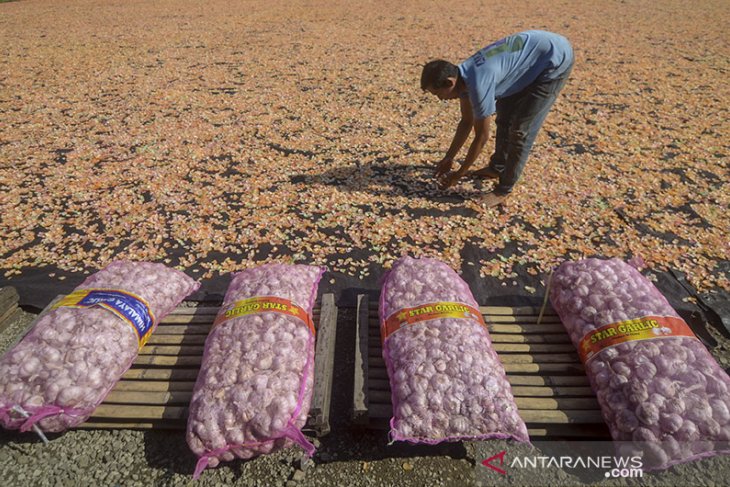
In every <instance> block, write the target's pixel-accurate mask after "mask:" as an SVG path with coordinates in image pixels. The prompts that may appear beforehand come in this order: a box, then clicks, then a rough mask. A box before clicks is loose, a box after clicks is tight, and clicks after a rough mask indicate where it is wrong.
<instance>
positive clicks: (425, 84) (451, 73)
mask: <svg viewBox="0 0 730 487" xmlns="http://www.w3.org/2000/svg"><path fill="white" fill-rule="evenodd" d="M458 77H459V68H458V67H457V66H456V65H454V64H451V63H450V62H448V61H444V60H443V59H437V60H436V61H429V62H427V63H426V65H425V66H424V67H423V72H422V73H421V89H422V90H426V89H427V88H434V89H439V88H446V87H447V86H449V80H448V79H447V78H457V79H458Z"/></svg>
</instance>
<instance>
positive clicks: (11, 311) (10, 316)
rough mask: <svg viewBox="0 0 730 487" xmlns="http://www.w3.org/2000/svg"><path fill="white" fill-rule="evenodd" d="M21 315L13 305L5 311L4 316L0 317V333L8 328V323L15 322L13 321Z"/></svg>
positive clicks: (20, 310) (19, 310)
mask: <svg viewBox="0 0 730 487" xmlns="http://www.w3.org/2000/svg"><path fill="white" fill-rule="evenodd" d="M22 314H23V310H22V309H20V308H18V307H17V306H15V305H13V306H12V307H9V308H8V309H7V311H5V314H3V315H2V316H0V333H2V332H3V331H5V329H6V328H7V327H8V326H10V323H13V322H15V320H17V319H18V318H19V317H20V316H21V315H22ZM8 350H9V349H8Z"/></svg>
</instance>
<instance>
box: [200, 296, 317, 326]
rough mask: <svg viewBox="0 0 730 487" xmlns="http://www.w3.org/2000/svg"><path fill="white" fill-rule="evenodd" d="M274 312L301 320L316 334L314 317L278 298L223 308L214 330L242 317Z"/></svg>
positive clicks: (246, 302) (254, 300)
mask: <svg viewBox="0 0 730 487" xmlns="http://www.w3.org/2000/svg"><path fill="white" fill-rule="evenodd" d="M272 312H273V313H280V314H284V315H288V316H293V317H295V318H299V319H300V320H302V321H303V322H304V323H305V324H306V325H307V326H308V327H309V330H310V331H311V332H312V334H313V335H314V334H315V330H314V322H313V321H312V317H311V316H310V315H309V313H307V312H306V311H305V310H304V308H302V307H300V306H297V305H296V304H294V303H293V302H291V301H289V300H288V299H284V298H278V297H276V296H263V297H262V296H258V297H255V298H248V299H242V300H240V301H236V302H234V303H232V304H229V305H228V306H226V307H224V308H221V310H220V311H219V312H218V316H216V318H215V322H214V323H213V328H215V327H216V326H218V325H220V324H221V323H225V322H226V321H228V320H232V319H235V318H240V317H241V316H248V315H252V314H257V313H272Z"/></svg>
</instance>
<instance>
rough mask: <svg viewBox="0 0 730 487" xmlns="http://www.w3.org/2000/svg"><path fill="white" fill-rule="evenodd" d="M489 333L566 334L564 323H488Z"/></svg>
mask: <svg viewBox="0 0 730 487" xmlns="http://www.w3.org/2000/svg"><path fill="white" fill-rule="evenodd" d="M487 329H488V330H489V333H492V334H494V333H561V334H563V335H564V334H565V328H563V325H522V324H515V325H487Z"/></svg>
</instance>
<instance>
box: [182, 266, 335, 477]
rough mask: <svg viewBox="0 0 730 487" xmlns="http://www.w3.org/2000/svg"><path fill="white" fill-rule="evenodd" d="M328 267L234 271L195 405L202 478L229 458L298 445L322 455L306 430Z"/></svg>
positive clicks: (194, 440)
mask: <svg viewBox="0 0 730 487" xmlns="http://www.w3.org/2000/svg"><path fill="white" fill-rule="evenodd" d="M323 272H324V269H323V268H321V267H314V266H307V265H285V264H267V265H263V266H260V267H256V268H253V269H248V270H245V271H243V272H240V273H237V274H236V275H235V276H234V278H233V280H232V281H231V284H230V286H229V287H228V291H227V292H226V297H225V300H224V302H223V306H222V307H221V310H220V311H219V313H218V317H217V318H216V321H215V323H214V325H213V329H212V331H211V332H210V334H209V335H208V338H207V339H206V341H205V351H204V354H203V362H202V365H201V367H200V373H199V374H198V379H197V381H196V383H195V388H194V389H193V396H192V400H191V402H190V414H189V416H188V427H187V442H188V445H189V446H190V449H191V450H192V451H193V453H195V454H196V455H197V456H198V457H199V459H198V464H197V466H196V469H195V474H194V478H196V479H197V478H198V477H199V476H200V474H201V473H202V472H203V470H205V469H206V468H207V467H216V466H217V465H218V463H219V462H220V461H221V460H223V461H231V460H233V459H234V458H236V457H238V458H243V459H247V458H252V457H254V456H257V455H261V454H266V453H271V452H272V451H274V450H277V449H280V448H282V447H286V446H291V445H292V444H298V445H300V446H301V447H302V448H303V449H304V450H305V451H306V452H307V453H308V454H309V455H312V454H313V453H314V446H313V445H312V444H311V443H310V442H309V441H308V440H307V438H306V437H305V436H304V435H303V434H302V432H301V429H302V427H304V424H305V423H306V421H307V415H308V413H309V405H310V403H311V400H312V386H313V383H314V344H315V330H314V325H313V322H312V308H313V306H314V301H315V298H316V297H317V286H318V284H319V280H320V279H321V277H322V274H323Z"/></svg>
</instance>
